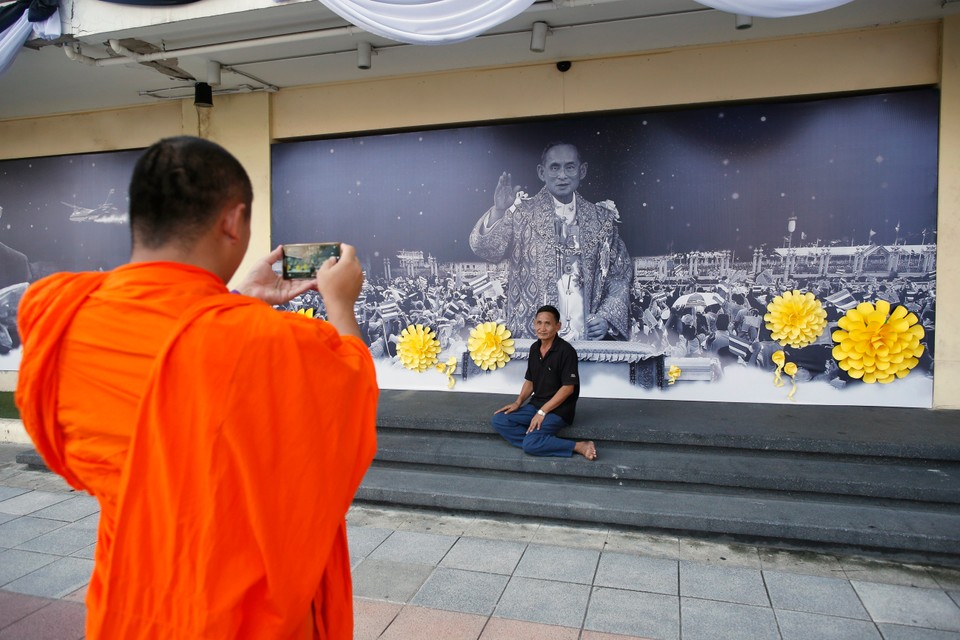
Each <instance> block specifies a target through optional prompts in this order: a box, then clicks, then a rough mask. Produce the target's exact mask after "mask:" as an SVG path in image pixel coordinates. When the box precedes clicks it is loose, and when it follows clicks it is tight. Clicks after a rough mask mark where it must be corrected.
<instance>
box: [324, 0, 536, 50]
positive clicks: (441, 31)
mask: <svg viewBox="0 0 960 640" xmlns="http://www.w3.org/2000/svg"><path fill="white" fill-rule="evenodd" d="M321 2H323V4H325V5H326V6H327V7H328V8H329V9H330V10H331V11H333V12H335V13H336V14H338V15H339V16H340V17H341V18H343V19H344V20H347V21H348V22H350V23H351V24H354V25H356V26H358V27H360V28H361V29H364V30H365V31H369V32H370V33H372V34H375V35H378V36H382V37H384V38H389V39H390V40H396V41H399V42H406V43H409V44H449V43H453V42H461V41H463V40H469V39H470V38H472V37H474V36H476V35H479V34H481V33H483V32H485V31H487V30H488V29H491V28H493V27H495V26H497V25H498V24H500V23H502V22H506V21H507V20H509V19H511V18H514V17H516V16H518V15H519V14H521V13H523V12H524V11H526V9H527V8H528V7H529V6H530V5H532V4H533V0H321Z"/></svg>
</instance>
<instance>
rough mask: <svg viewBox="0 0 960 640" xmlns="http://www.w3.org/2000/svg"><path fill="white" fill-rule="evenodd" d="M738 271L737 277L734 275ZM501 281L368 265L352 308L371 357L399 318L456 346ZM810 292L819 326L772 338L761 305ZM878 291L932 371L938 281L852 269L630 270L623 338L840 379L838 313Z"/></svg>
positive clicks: (319, 307)
mask: <svg viewBox="0 0 960 640" xmlns="http://www.w3.org/2000/svg"><path fill="white" fill-rule="evenodd" d="M738 276H739V277H738ZM505 288H506V287H505V283H502V282H499V281H497V280H496V279H490V278H486V277H484V278H480V279H474V280H471V279H467V278H462V277H458V276H456V275H455V274H448V275H444V274H439V275H431V274H424V275H416V276H411V275H402V276H397V277H392V278H387V277H385V276H379V277H378V276H376V275H370V274H368V280H367V282H366V283H365V284H364V289H363V292H362V293H361V296H360V300H359V301H358V303H357V307H356V315H357V319H358V321H359V323H360V326H361V329H362V330H363V332H364V335H365V337H366V340H367V342H368V344H369V345H370V349H371V351H372V352H373V354H374V355H375V356H377V357H392V356H395V355H396V345H397V342H398V340H399V336H400V334H401V332H402V331H403V329H404V328H406V327H408V326H410V325H415V324H420V325H422V326H424V327H429V328H431V329H433V330H434V331H435V333H436V336H437V338H438V339H439V341H440V346H441V349H443V350H444V351H450V352H452V353H456V352H458V351H459V352H462V351H464V350H465V349H466V343H467V340H468V337H469V334H470V331H471V329H473V328H474V327H475V326H477V325H479V324H481V323H484V322H498V323H504V322H505V321H506V318H505V311H504V309H505V302H506V298H505V295H504V294H503V291H504V290H505ZM793 290H797V291H801V292H810V293H812V294H813V295H814V296H815V297H816V299H817V300H819V301H820V303H821V304H822V306H823V309H824V310H825V312H826V328H825V330H824V331H823V332H822V333H821V334H820V335H819V337H818V338H817V339H816V340H815V341H814V342H813V343H812V344H809V345H806V346H803V347H800V348H795V347H791V346H789V345H786V346H784V345H783V344H781V342H780V341H777V340H774V339H773V338H772V335H771V329H770V328H768V327H767V324H768V322H766V321H765V320H764V316H765V315H766V314H767V313H768V305H769V304H770V302H771V301H772V300H773V299H774V298H775V297H776V296H778V295H780V294H782V293H783V292H785V291H793ZM878 300H884V301H886V302H889V303H890V306H891V308H895V307H897V306H902V307H904V308H905V309H906V311H908V312H909V313H911V314H913V315H915V316H916V317H917V319H918V321H919V324H920V325H921V326H922V327H923V328H924V337H923V339H922V340H921V343H922V344H923V345H924V347H925V349H924V353H923V356H922V357H921V358H920V362H919V364H918V365H917V367H916V370H917V371H918V372H924V373H927V374H932V371H933V355H934V354H933V349H934V319H935V315H936V287H935V283H934V281H932V280H923V279H911V278H907V277H900V278H894V279H884V278H877V277H873V276H859V277H851V278H843V277H834V278H826V277H823V278H810V279H799V278H797V279H790V278H778V277H776V275H775V274H772V273H771V271H770V270H764V271H762V272H761V273H759V274H756V275H754V276H746V277H743V274H742V272H739V273H738V274H737V275H735V276H734V277H733V278H730V277H727V276H725V275H718V274H715V273H712V272H711V273H708V274H703V275H702V276H701V277H700V278H697V277H691V276H682V277H669V278H664V279H661V280H656V279H653V280H646V281H641V280H639V279H637V280H634V282H633V286H632V288H631V294H630V331H629V334H628V335H627V336H625V337H624V340H626V341H629V342H630V343H632V344H631V345H630V347H631V348H632V349H640V350H643V351H646V352H649V353H650V354H651V355H659V354H663V355H665V356H667V357H672V358H690V357H704V358H714V359H716V361H717V362H718V365H719V367H720V368H721V369H722V368H726V367H731V366H741V367H758V368H761V369H767V370H774V369H775V368H776V366H777V364H776V363H775V362H774V359H772V356H773V354H774V353H776V352H778V351H783V352H784V353H785V355H786V359H787V360H788V361H790V362H794V363H796V365H797V367H798V371H797V374H796V379H797V380H798V381H803V380H822V381H825V382H828V383H830V384H831V385H833V386H836V387H842V386H844V385H845V384H846V383H847V382H848V381H849V380H850V376H849V374H848V373H847V372H846V371H843V370H841V369H840V368H839V367H838V365H837V361H836V359H835V358H834V356H833V354H832V351H833V347H834V345H835V342H834V339H833V334H834V332H835V331H836V330H837V323H838V321H839V319H840V318H841V317H843V316H844V315H845V314H846V312H847V311H848V310H850V309H853V308H855V307H856V306H857V305H858V304H859V303H861V302H869V303H876V302H877V301H878ZM286 308H287V309H290V310H294V311H296V310H300V309H303V310H307V309H312V310H313V311H312V313H315V314H317V315H322V314H323V303H322V300H321V299H320V297H319V296H318V295H317V294H316V293H313V292H310V293H308V294H306V295H304V296H302V297H301V298H299V299H297V300H294V301H293V302H292V303H291V304H290V305H288V306H287V307H286Z"/></svg>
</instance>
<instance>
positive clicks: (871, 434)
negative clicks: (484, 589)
mask: <svg viewBox="0 0 960 640" xmlns="http://www.w3.org/2000/svg"><path fill="white" fill-rule="evenodd" d="M515 398H516V396H506V395H502V394H481V393H460V392H455V391H454V392H448V391H406V390H395V389H394V390H391V389H385V390H383V391H381V395H380V406H379V410H378V415H377V425H378V427H380V428H382V429H391V428H402V429H426V430H440V431H456V432H462V433H487V432H489V429H490V426H489V423H490V415H491V414H492V413H493V412H494V411H495V410H496V409H498V408H500V407H502V406H504V405H506V404H509V403H510V402H512V401H513V400H514V399H515ZM565 433H566V434H567V436H566V437H570V438H573V439H578V440H582V439H590V440H606V441H618V442H634V443H647V444H668V445H695V446H709V447H728V448H734V449H756V450H766V451H789V452H800V453H828V454H837V455H852V456H879V457H890V458H913V459H918V460H944V461H953V462H960V411H945V410H937V411H933V410H926V409H900V408H892V407H854V406H824V405H803V404H799V403H795V404H746V403H727V402H687V401H684V402H681V401H665V400H645V399H599V398H581V399H580V401H579V402H578V404H577V419H576V423H575V425H574V426H573V427H571V428H570V429H569V430H568V431H566V432H565Z"/></svg>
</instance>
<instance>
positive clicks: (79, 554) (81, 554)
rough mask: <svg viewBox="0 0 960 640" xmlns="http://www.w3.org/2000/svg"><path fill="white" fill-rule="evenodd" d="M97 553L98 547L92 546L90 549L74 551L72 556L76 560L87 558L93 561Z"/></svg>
mask: <svg viewBox="0 0 960 640" xmlns="http://www.w3.org/2000/svg"><path fill="white" fill-rule="evenodd" d="M96 551H97V545H95V544H92V545H90V546H89V547H84V548H83V549H78V550H77V551H74V552H73V553H71V554H70V555H71V556H73V557H74V558H87V559H89V560H93V559H94V557H95V555H94V554H95V553H96Z"/></svg>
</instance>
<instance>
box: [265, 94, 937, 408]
mask: <svg viewBox="0 0 960 640" xmlns="http://www.w3.org/2000/svg"><path fill="white" fill-rule="evenodd" d="M938 108H939V101H938V95H937V92H936V91H935V90H933V89H921V90H909V91H899V92H890V93H882V94H872V95H858V96H847V97H833V98H826V99H818V100H804V101H792V102H784V101H778V102H764V103H757V104H724V105H714V106H705V107H697V108H689V109H673V110H661V111H646V112H642V113H616V114H602V115H591V116H583V117H566V118H560V119H549V120H539V121H524V122H514V123H506V124H495V125H483V126H465V127H458V128H448V129H437V130H424V131H411V132H402V133H391V134H385V135H363V136H353V137H346V138H334V139H322V140H309V141H296V142H288V143H280V144H276V145H274V148H273V194H272V195H273V198H272V233H273V241H274V243H275V244H276V243H284V242H287V243H291V242H315V241H337V240H339V241H344V242H349V243H351V244H354V245H356V246H357V247H358V251H359V253H360V254H361V258H362V260H363V262H364V265H365V269H366V274H367V284H366V285H365V288H364V292H363V294H362V297H361V301H360V303H359V304H358V306H357V317H358V319H359V320H360V322H361V326H362V328H363V331H364V332H365V335H366V339H367V341H368V343H369V345H370V348H371V351H372V352H373V353H374V355H375V356H376V357H377V362H378V375H379V377H380V382H381V384H382V385H383V386H384V387H396V388H415V389H421V388H426V389H438V388H447V386H448V379H447V374H450V376H451V380H450V382H451V383H455V390H465V391H481V392H503V393H511V394H513V393H515V392H516V389H518V388H519V386H520V381H521V380H522V376H523V371H524V365H525V363H524V362H523V361H522V359H520V358H521V357H524V356H525V352H526V348H527V346H528V345H529V344H530V341H531V339H532V338H533V335H532V333H531V332H530V330H529V326H530V322H531V319H532V315H533V313H534V311H535V310H536V308H537V306H539V305H540V304H542V303H544V302H547V303H550V304H554V305H555V306H557V307H558V308H559V309H560V310H561V312H562V316H563V317H562V322H563V325H564V332H565V333H564V335H565V337H566V338H567V339H568V340H570V341H572V342H573V344H574V345H575V346H576V347H577V349H578V352H579V354H580V358H581V367H582V371H583V388H582V393H583V395H586V396H595V397H654V398H664V399H713V400H729V401H767V402H792V401H793V402H807V403H823V404H872V405H892V406H924V407H928V406H930V405H931V402H932V379H933V362H934V352H933V348H934V340H933V338H934V327H935V322H934V320H935V313H936V281H935V277H934V274H935V271H936V233H937V229H936V224H937V136H938ZM865 304H868V305H869V308H868V307H866V306H864V305H865ZM290 308H291V309H295V310H296V309H302V310H308V309H313V312H316V313H318V314H320V315H322V313H323V309H322V305H321V303H320V301H319V299H318V298H317V297H316V296H312V295H309V294H308V295H307V296H305V297H303V298H301V299H298V300H295V301H294V302H293V303H292V304H291V305H290ZM484 323H496V324H497V325H502V326H503V327H504V328H506V329H509V331H510V332H511V334H512V337H513V338H514V340H515V348H516V351H515V353H514V354H513V360H512V361H511V362H509V363H508V364H507V365H506V366H505V367H503V368H498V369H497V370H493V371H482V370H481V369H480V368H479V367H478V366H477V365H476V364H475V362H474V360H473V359H472V358H471V357H469V352H470V347H469V342H470V335H471V331H472V330H474V329H475V328H476V327H477V326H478V325H483V324H484ZM858 323H859V324H858ZM416 325H420V326H421V327H422V328H423V329H424V330H429V332H430V333H431V334H432V336H433V337H434V338H435V339H436V341H437V342H438V343H439V345H438V346H439V348H440V352H439V353H438V354H436V361H437V365H438V366H437V367H436V368H437V369H438V370H434V369H433V368H428V369H426V370H424V371H412V370H410V369H409V368H408V367H407V366H404V364H405V362H404V358H403V357H402V356H403V353H402V352H400V353H398V348H399V347H400V345H401V343H402V342H403V340H404V333H403V332H404V330H405V329H407V328H408V327H415V326H416ZM798 327H799V328H798ZM868 334H869V335H868ZM871 341H872V342H871ZM867 343H870V348H869V349H867V348H866V345H867ZM863 349H866V353H867V356H866V357H864V356H863V353H864V351H863ZM877 349H879V351H877ZM401 351H402V350H401ZM431 362H432V361H431ZM406 364H408V365H409V362H407V363H406ZM441 374H442V375H441ZM890 380H892V382H890V383H889V384H885V383H886V382H889V381H890Z"/></svg>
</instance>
